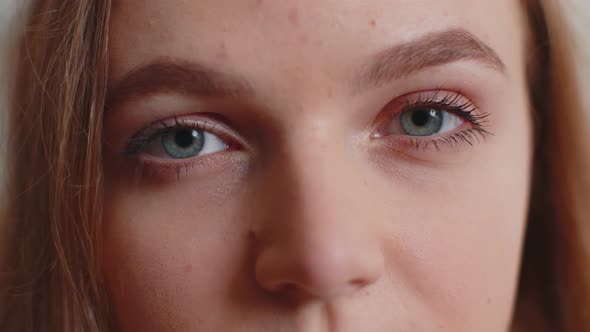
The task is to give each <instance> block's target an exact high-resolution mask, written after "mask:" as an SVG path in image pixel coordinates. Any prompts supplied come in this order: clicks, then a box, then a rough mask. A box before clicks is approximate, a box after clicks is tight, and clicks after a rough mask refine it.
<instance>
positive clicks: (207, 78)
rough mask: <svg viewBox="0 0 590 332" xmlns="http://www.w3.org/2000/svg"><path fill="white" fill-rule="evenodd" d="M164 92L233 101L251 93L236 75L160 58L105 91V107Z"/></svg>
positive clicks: (251, 90)
mask: <svg viewBox="0 0 590 332" xmlns="http://www.w3.org/2000/svg"><path fill="white" fill-rule="evenodd" d="M110 85H111V84H110ZM166 92H174V93H178V94H182V95H191V96H201V97H234V98H236V97H242V96H246V95H251V94H253V89H252V87H251V85H250V84H249V83H248V82H247V81H246V80H245V79H243V78H241V77H238V76H236V75H230V74H227V73H223V72H219V71H217V70H214V69H210V68H207V67H205V66H202V65H200V64H196V63H193V62H188V61H182V60H175V59H170V58H161V59H156V60H155V61H153V62H152V63H149V64H147V65H144V66H141V67H138V68H136V69H133V70H131V71H130V72H128V73H127V74H126V75H125V76H124V77H123V78H122V79H120V80H118V81H116V82H114V83H112V85H111V86H110V87H109V89H108V92H107V105H108V106H109V107H110V106H113V105H115V104H118V103H120V102H122V101H125V100H127V99H130V98H133V97H141V96H146V95H150V94H155V93H166Z"/></svg>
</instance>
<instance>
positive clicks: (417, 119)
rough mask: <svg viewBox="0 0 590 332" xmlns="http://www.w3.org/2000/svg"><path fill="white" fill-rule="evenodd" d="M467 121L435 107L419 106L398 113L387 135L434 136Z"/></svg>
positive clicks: (392, 120)
mask: <svg viewBox="0 0 590 332" xmlns="http://www.w3.org/2000/svg"><path fill="white" fill-rule="evenodd" d="M464 123H465V120H463V119H462V118H461V117H460V116H457V115H455V114H452V113H450V112H447V111H442V110H439V109H436V108H434V107H427V106H424V107H418V108H415V109H411V110H405V111H402V112H400V113H399V114H396V115H395V116H393V118H392V119H391V122H390V123H389V125H388V126H387V128H386V134H387V135H408V136H434V135H440V134H444V133H447V132H450V131H453V130H455V129H457V128H459V127H461V126H462V125H463V124H464Z"/></svg>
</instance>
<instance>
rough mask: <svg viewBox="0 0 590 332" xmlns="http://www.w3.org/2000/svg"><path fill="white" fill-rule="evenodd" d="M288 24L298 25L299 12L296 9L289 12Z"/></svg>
mask: <svg viewBox="0 0 590 332" xmlns="http://www.w3.org/2000/svg"><path fill="white" fill-rule="evenodd" d="M289 22H291V24H292V25H294V26H298V25H299V11H298V10H297V8H293V9H291V11H289Z"/></svg>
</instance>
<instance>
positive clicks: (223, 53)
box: [215, 43, 227, 60]
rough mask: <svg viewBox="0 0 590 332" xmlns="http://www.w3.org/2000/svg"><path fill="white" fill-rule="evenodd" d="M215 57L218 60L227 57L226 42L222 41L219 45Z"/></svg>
mask: <svg viewBox="0 0 590 332" xmlns="http://www.w3.org/2000/svg"><path fill="white" fill-rule="evenodd" d="M215 57H216V58H217V60H225V59H227V47H226V46H225V43H221V45H219V48H218V49H217V52H216V53H215Z"/></svg>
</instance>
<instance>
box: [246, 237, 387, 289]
mask: <svg viewBox="0 0 590 332" xmlns="http://www.w3.org/2000/svg"><path fill="white" fill-rule="evenodd" d="M287 247H288V246H283V247H282V249H281V248H278V247H275V248H268V249H267V250H265V251H263V252H261V253H260V255H259V256H258V259H257V262H256V279H257V281H258V283H259V285H260V286H261V287H262V288H263V289H265V290H266V291H269V292H271V293H274V294H278V295H283V296H284V295H287V296H289V297H293V298H299V299H301V298H308V299H316V300H317V299H321V300H330V299H333V298H338V297H345V296H350V295H353V294H354V293H356V292H357V291H359V290H361V289H363V288H365V287H368V286H369V285H371V284H373V283H375V282H376V281H377V280H378V279H379V278H380V277H381V275H382V273H383V256H382V255H381V254H380V253H379V252H376V251H375V250H374V248H373V249H371V248H369V247H364V248H361V247H354V246H334V245H333V243H332V244H330V241H326V242H324V243H323V245H321V246H319V247H318V246H315V248H313V247H312V246H303V245H297V244H295V245H293V246H291V248H288V250H285V249H287Z"/></svg>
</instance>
